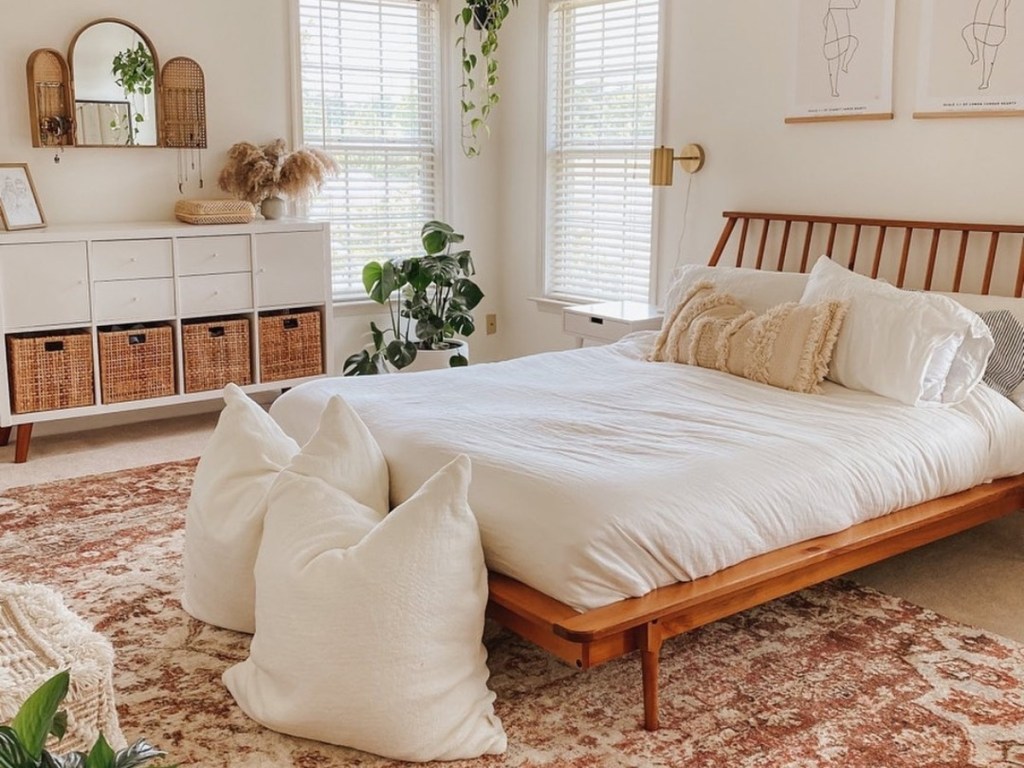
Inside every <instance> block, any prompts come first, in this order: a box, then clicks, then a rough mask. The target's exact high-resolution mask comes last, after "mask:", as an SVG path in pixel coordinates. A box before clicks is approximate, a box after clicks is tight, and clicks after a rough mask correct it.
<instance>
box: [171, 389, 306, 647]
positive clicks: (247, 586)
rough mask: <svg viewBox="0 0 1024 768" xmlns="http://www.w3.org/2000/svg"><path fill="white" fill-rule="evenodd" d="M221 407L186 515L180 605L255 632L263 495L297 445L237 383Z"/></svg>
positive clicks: (220, 623) (196, 614)
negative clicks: (254, 571) (255, 578)
mask: <svg viewBox="0 0 1024 768" xmlns="http://www.w3.org/2000/svg"><path fill="white" fill-rule="evenodd" d="M224 402H225V403H226V406H225V408H224V410H223V411H222V412H221V415H220V420H219V421H218V422H217V428H216V429H215V430H214V432H213V436H212V437H211V438H210V442H209V443H208V444H207V445H206V448H205V449H204V450H203V455H202V456H201V457H200V459H199V465H198V466H197V467H196V474H195V479H194V480H193V483H192V496H191V497H190V498H189V501H188V510H187V512H186V513H185V549H184V557H183V559H184V569H185V574H184V576H185V578H184V581H185V584H184V592H183V594H182V598H181V606H182V608H184V609H185V611H186V612H187V613H189V614H191V615H192V616H194V617H196V618H197V619H199V620H200V621H205V622H207V623H209V624H215V625H216V626H218V627H224V628H226V629H233V630H235V631H237V632H252V631H253V626H254V623H253V599H254V597H253V596H254V590H255V588H254V581H253V575H252V568H253V563H254V562H255V561H256V552H257V550H258V549H259V545H260V537H261V536H262V533H263V516H264V514H266V509H267V504H266V496H267V491H268V490H269V489H270V486H271V484H272V483H273V482H274V480H275V479H276V478H277V475H278V473H279V472H280V471H281V470H282V469H283V468H284V467H285V465H286V464H288V462H289V461H291V459H292V457H293V456H294V455H295V454H296V453H298V450H299V446H298V444H297V443H296V442H295V441H294V440H292V439H291V438H290V437H288V436H287V435H286V434H285V433H284V432H283V431H282V430H281V428H280V427H279V426H278V425H277V423H276V422H275V421H274V420H273V419H272V418H270V415H269V414H268V413H267V412H266V411H264V410H263V408H261V407H260V405H259V404H258V403H255V402H253V401H252V400H250V399H249V398H248V397H247V396H246V394H245V393H244V392H243V391H242V390H241V389H239V388H238V387H237V386H235V385H234V384H228V386H227V387H226V388H225V389H224Z"/></svg>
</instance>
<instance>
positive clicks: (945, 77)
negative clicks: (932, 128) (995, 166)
mask: <svg viewBox="0 0 1024 768" xmlns="http://www.w3.org/2000/svg"><path fill="white" fill-rule="evenodd" d="M919 70H920V73H921V74H920V76H919V78H918V83H917V105H916V108H915V110H914V117H917V118H926V117H992V116H996V117H1001V116H1010V115H1024V4H1020V3H1018V4H1013V3H1011V2H1010V0H922V4H921V59H920V62H919Z"/></svg>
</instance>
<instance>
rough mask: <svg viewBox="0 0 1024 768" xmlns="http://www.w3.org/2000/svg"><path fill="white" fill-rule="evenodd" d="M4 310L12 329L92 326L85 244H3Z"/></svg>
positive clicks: (0, 288) (0, 291) (0, 295)
mask: <svg viewBox="0 0 1024 768" xmlns="http://www.w3.org/2000/svg"><path fill="white" fill-rule="evenodd" d="M0 311H2V312H3V321H4V326H5V327H6V329H7V330H11V329H16V328H30V327H33V326H44V325H47V326H49V325H69V324H73V323H87V322H89V320H90V313H89V270H88V263H87V260H86V251H85V243H84V242H82V243H32V244H27V245H0Z"/></svg>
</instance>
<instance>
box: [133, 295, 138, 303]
mask: <svg viewBox="0 0 1024 768" xmlns="http://www.w3.org/2000/svg"><path fill="white" fill-rule="evenodd" d="M138 300H139V297H138V296H132V304H134V303H135V302H137V301H138Z"/></svg>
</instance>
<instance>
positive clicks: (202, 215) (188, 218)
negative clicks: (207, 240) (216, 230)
mask: <svg viewBox="0 0 1024 768" xmlns="http://www.w3.org/2000/svg"><path fill="white" fill-rule="evenodd" d="M174 216H175V218H177V219H178V221H184V222H185V223H186V224H248V223H249V222H250V221H252V220H253V219H255V218H256V208H255V207H254V206H253V204H252V203H250V202H248V201H246V200H179V201H178V202H176V203H175V204H174Z"/></svg>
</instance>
